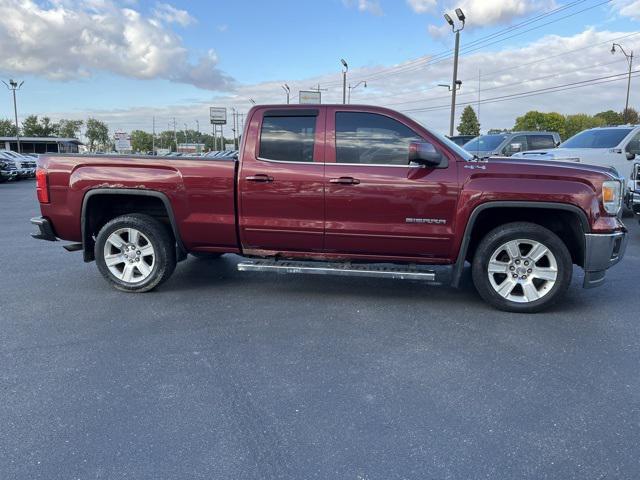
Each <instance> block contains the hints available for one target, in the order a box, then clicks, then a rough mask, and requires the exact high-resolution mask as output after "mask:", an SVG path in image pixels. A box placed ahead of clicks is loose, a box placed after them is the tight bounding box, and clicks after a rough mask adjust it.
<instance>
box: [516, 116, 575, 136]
mask: <svg viewBox="0 0 640 480" xmlns="http://www.w3.org/2000/svg"><path fill="white" fill-rule="evenodd" d="M564 127H565V118H564V116H563V115H561V114H559V113H557V112H550V113H543V112H538V111H535V110H531V111H529V112H527V113H525V114H524V115H523V116H522V117H518V118H516V124H515V126H514V127H513V130H515V131H523V130H533V131H545V132H558V133H559V134H560V137H562V138H566V136H565V131H564Z"/></svg>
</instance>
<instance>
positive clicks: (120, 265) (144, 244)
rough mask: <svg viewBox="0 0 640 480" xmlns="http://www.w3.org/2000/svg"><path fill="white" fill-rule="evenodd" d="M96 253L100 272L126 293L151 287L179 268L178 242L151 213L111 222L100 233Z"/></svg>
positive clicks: (115, 219)
mask: <svg viewBox="0 0 640 480" xmlns="http://www.w3.org/2000/svg"><path fill="white" fill-rule="evenodd" d="M94 253H95V258H96V263H97V265H98V269H99V270H100V273H102V275H103V276H104V277H105V278H106V279H107V281H109V282H110V283H111V284H112V285H113V286H114V287H116V288H117V289H118V290H123V291H125V292H147V291H149V290H152V289H153V288H155V287H157V286H158V285H160V284H161V283H162V282H164V281H165V280H166V279H167V278H169V277H170V276H171V274H172V273H173V271H174V270H175V267H176V252H175V241H174V240H173V238H172V236H171V235H170V234H169V232H168V231H167V228H166V227H165V226H164V225H163V224H162V223H161V222H159V221H158V220H156V219H155V218H153V217H150V216H149V215H143V214H129V215H123V216H121V217H117V218H114V219H113V220H111V221H110V222H108V223H107V224H106V225H105V226H104V227H102V229H101V230H100V232H99V233H98V236H97V238H96V245H95V251H94Z"/></svg>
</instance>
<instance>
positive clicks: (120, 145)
mask: <svg viewBox="0 0 640 480" xmlns="http://www.w3.org/2000/svg"><path fill="white" fill-rule="evenodd" d="M114 140H115V144H116V151H117V152H127V151H130V150H131V135H129V134H128V133H126V132H115V134H114Z"/></svg>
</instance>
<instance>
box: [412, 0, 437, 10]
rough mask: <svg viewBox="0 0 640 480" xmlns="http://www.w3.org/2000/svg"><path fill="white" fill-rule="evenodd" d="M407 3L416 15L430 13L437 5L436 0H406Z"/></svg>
mask: <svg viewBox="0 0 640 480" xmlns="http://www.w3.org/2000/svg"><path fill="white" fill-rule="evenodd" d="M407 3H408V4H409V6H410V7H411V8H412V9H413V11H414V12H416V13H427V12H431V11H433V10H435V8H436V6H437V5H438V2H437V0H407Z"/></svg>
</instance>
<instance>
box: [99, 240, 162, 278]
mask: <svg viewBox="0 0 640 480" xmlns="http://www.w3.org/2000/svg"><path fill="white" fill-rule="evenodd" d="M103 255H104V261H105V264H106V265H107V267H108V268H109V271H110V272H111V274H112V275H113V276H114V277H116V278H118V279H120V280H122V281H123V282H127V283H132V284H133V283H140V282H143V281H144V280H146V279H147V278H148V277H149V275H151V272H152V271H153V266H154V265H155V258H156V255H155V251H154V249H153V245H151V242H150V241H149V239H148V238H147V237H146V236H145V235H144V234H143V233H142V232H140V231H139V230H136V229H135V228H121V229H119V230H116V231H115V232H113V233H112V234H111V235H109V237H108V238H107V241H106V242H105V244H104V252H103Z"/></svg>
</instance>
